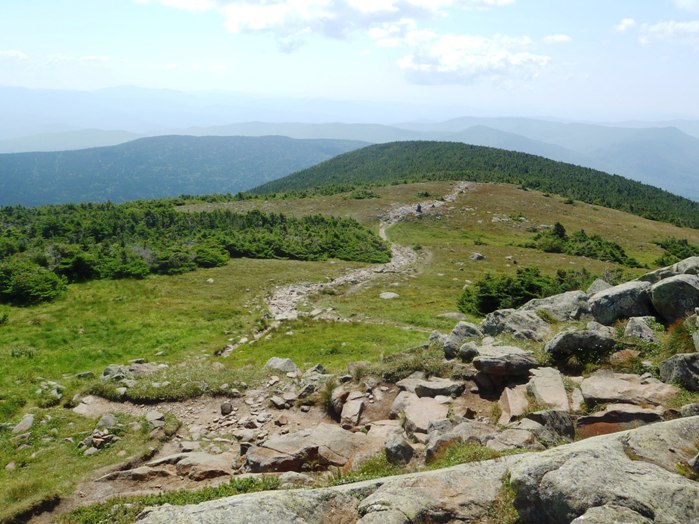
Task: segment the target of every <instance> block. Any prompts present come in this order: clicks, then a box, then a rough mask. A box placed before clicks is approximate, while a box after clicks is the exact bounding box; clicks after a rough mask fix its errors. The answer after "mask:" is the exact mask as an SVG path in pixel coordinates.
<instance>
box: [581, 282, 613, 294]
mask: <svg viewBox="0 0 699 524" xmlns="http://www.w3.org/2000/svg"><path fill="white" fill-rule="evenodd" d="M610 287H614V286H612V285H611V284H610V283H609V282H607V281H606V280H602V279H601V278H596V279H595V281H594V282H593V283H592V284H590V287H588V288H587V289H586V290H585V292H586V293H587V295H588V297H591V296H592V295H594V294H595V293H599V292H600V291H604V290H605V289H609V288H610Z"/></svg>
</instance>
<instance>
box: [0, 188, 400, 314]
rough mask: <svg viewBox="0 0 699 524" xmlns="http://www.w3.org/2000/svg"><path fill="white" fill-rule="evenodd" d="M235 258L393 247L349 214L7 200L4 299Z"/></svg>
mask: <svg viewBox="0 0 699 524" xmlns="http://www.w3.org/2000/svg"><path fill="white" fill-rule="evenodd" d="M230 257H250V258H284V259H298V260H324V259H326V258H339V259H344V260H354V261H363V262H387V261H388V260H389V259H390V250H389V248H388V246H387V245H386V244H385V243H384V242H383V241H382V240H381V239H379V238H378V237H377V236H376V235H374V234H373V233H371V232H370V231H369V230H367V229H365V228H363V227H362V226H361V225H360V224H359V223H358V222H356V221H354V220H352V219H344V218H343V219H340V218H332V217H325V216H320V215H314V216H309V217H304V218H292V217H286V216H284V215H281V214H267V213H262V212H260V211H251V212H248V213H233V212H231V211H228V210H214V211H210V212H200V213H184V212H181V211H178V210H177V209H176V207H175V206H174V205H173V203H172V201H149V202H132V203H128V204H121V205H116V204H110V203H107V204H65V205H60V206H45V207H40V208H33V209H30V208H25V207H21V206H15V207H3V208H0V301H3V302H10V303H14V304H31V303H35V302H41V301H45V300H51V299H53V298H55V297H57V296H59V295H60V294H61V293H62V292H63V290H64V289H65V287H66V284H67V283H68V282H79V281H84V280H90V279H97V278H112V279H116V278H143V277H144V276H146V275H148V274H150V273H160V274H178V273H183V272H186V271H191V270H193V269H196V268H197V267H214V266H220V265H224V264H226V263H227V262H228V260H229V258H230Z"/></svg>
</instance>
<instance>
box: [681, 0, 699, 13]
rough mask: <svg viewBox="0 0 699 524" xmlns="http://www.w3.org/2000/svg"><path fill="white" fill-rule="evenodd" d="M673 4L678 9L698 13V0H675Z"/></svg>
mask: <svg viewBox="0 0 699 524" xmlns="http://www.w3.org/2000/svg"><path fill="white" fill-rule="evenodd" d="M675 5H676V6H677V7H678V8H679V9H684V10H685V11H694V12H695V13H699V0H675Z"/></svg>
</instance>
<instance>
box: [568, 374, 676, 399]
mask: <svg viewBox="0 0 699 524" xmlns="http://www.w3.org/2000/svg"><path fill="white" fill-rule="evenodd" d="M580 390H581V391H582V394H583V397H584V398H585V402H586V403H587V404H588V405H594V404H602V403H606V402H619V403H623V404H637V405H641V406H642V405H646V404H654V405H660V404H664V403H666V402H667V401H668V400H670V399H671V398H672V397H674V396H675V395H676V394H677V388H676V387H675V386H671V385H669V384H664V383H662V382H660V381H659V380H657V379H655V378H653V377H651V376H646V375H644V376H639V375H634V374H630V373H614V372H612V371H609V370H606V369H600V370H598V371H595V372H594V373H593V374H592V375H590V376H589V377H588V378H586V379H584V380H583V381H582V384H581V385H580Z"/></svg>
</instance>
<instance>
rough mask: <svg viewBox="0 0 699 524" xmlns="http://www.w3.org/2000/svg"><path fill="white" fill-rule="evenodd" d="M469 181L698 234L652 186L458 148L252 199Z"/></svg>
mask: <svg viewBox="0 0 699 524" xmlns="http://www.w3.org/2000/svg"><path fill="white" fill-rule="evenodd" d="M425 180H470V181H474V182H493V183H509V184H519V185H521V186H523V187H526V188H531V189H537V190H540V191H543V192H548V193H555V194H558V195H561V196H564V197H567V198H570V199H575V200H581V201H583V202H587V203H590V204H596V205H601V206H605V207H610V208H613V209H619V210H622V211H628V212H631V213H634V214H637V215H639V216H643V217H645V218H650V219H653V220H661V221H665V222H670V223H673V224H676V225H683V226H688V227H693V228H697V227H699V203H697V202H693V201H691V200H689V199H686V198H683V197H680V196H677V195H673V194H671V193H668V192H667V191H664V190H661V189H658V188H656V187H653V186H649V185H646V184H642V183H640V182H636V181H633V180H629V179H626V178H624V177H621V176H618V175H609V174H607V173H603V172H601V171H596V170H594V169H591V168H585V167H580V166H576V165H572V164H565V163H563V162H556V161H553V160H549V159H547V158H543V157H539V156H534V155H530V154H526V153H517V152H512V151H505V150H502V149H495V148H490V147H482V146H471V145H467V144H462V143H455V142H394V143H388V144H380V145H373V146H368V147H365V148H363V149H360V150H358V151H353V152H350V153H345V154H342V155H340V156H338V157H336V158H333V159H331V160H328V161H325V162H322V163H320V164H318V165H316V166H313V167H311V168H308V169H305V170H303V171H300V172H298V173H294V174H292V175H289V176H287V177H284V178H282V179H279V180H275V181H273V182H269V183H267V184H264V185H262V186H259V187H257V188H255V189H253V190H252V192H253V193H256V194H266V193H275V192H286V191H300V190H308V189H312V188H319V187H329V186H333V185H337V186H340V185H341V186H343V187H347V185H349V184H356V185H362V184H376V185H382V184H392V183H400V182H407V181H411V182H413V181H425Z"/></svg>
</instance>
